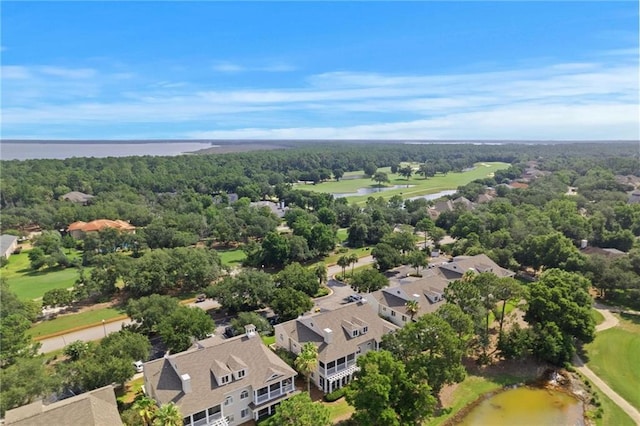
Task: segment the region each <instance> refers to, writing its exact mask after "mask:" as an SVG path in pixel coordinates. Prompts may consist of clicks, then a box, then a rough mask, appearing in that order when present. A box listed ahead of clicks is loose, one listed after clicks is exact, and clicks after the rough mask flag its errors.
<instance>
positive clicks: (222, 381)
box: [220, 376, 229, 385]
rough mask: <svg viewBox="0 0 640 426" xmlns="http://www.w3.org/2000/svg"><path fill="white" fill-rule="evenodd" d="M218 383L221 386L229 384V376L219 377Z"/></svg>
mask: <svg viewBox="0 0 640 426" xmlns="http://www.w3.org/2000/svg"><path fill="white" fill-rule="evenodd" d="M220 383H222V384H223V385H225V384H227V383H229V376H222V377H220Z"/></svg>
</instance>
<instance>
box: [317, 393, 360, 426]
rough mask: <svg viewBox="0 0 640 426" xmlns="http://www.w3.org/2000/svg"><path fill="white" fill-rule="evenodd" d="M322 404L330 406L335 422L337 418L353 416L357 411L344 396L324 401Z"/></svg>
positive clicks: (332, 418)
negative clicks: (332, 400) (331, 400)
mask: <svg viewBox="0 0 640 426" xmlns="http://www.w3.org/2000/svg"><path fill="white" fill-rule="evenodd" d="M322 404H323V405H324V406H326V407H327V408H329V412H330V413H331V414H330V416H331V421H332V422H334V423H335V421H336V420H344V419H346V418H349V417H351V414H353V412H354V411H355V409H354V408H353V407H352V406H350V405H349V404H347V401H346V400H345V399H344V398H340V399H339V400H337V401H334V402H322Z"/></svg>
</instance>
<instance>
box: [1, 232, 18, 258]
mask: <svg viewBox="0 0 640 426" xmlns="http://www.w3.org/2000/svg"><path fill="white" fill-rule="evenodd" d="M17 241H18V237H16V236H15V235H7V234H4V235H0V256H4V255H5V254H6V253H7V251H8V250H9V248H10V247H11V246H12V245H13V244H14V243H15V242H17Z"/></svg>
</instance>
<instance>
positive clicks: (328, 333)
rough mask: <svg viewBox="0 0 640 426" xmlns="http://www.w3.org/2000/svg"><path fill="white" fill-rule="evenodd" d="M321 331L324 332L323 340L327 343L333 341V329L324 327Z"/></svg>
mask: <svg viewBox="0 0 640 426" xmlns="http://www.w3.org/2000/svg"><path fill="white" fill-rule="evenodd" d="M322 331H323V334H324V342H325V343H327V344H329V343H331V342H332V341H333V330H331V329H330V328H325V329H324V330H322Z"/></svg>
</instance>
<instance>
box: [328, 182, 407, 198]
mask: <svg viewBox="0 0 640 426" xmlns="http://www.w3.org/2000/svg"><path fill="white" fill-rule="evenodd" d="M412 186H414V185H393V186H382V187H380V188H378V187H373V188H371V187H369V188H358V189H357V191H356V192H343V193H335V194H331V195H333V196H334V197H335V198H344V197H355V196H358V195H368V194H377V193H378V192H384V191H391V190H392V189H399V188H411V187H412Z"/></svg>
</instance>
